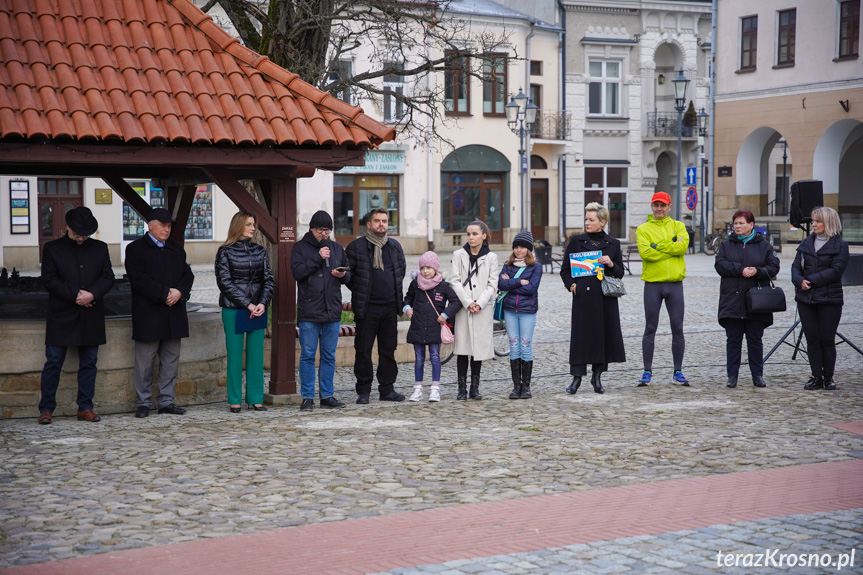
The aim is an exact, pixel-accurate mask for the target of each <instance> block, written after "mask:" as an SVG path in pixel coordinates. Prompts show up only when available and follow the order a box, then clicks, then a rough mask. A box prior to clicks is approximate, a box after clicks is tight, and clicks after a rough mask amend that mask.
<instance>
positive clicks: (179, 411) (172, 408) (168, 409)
mask: <svg viewBox="0 0 863 575" xmlns="http://www.w3.org/2000/svg"><path fill="white" fill-rule="evenodd" d="M159 413H160V414H162V413H170V414H171V415H183V414H184V413H186V410H185V409H183V408H182V407H177V406H176V405H174V404H173V403H172V404H171V405H166V406H165V407H160V408H159Z"/></svg>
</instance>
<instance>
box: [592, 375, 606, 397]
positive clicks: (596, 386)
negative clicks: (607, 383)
mask: <svg viewBox="0 0 863 575" xmlns="http://www.w3.org/2000/svg"><path fill="white" fill-rule="evenodd" d="M601 375H602V372H601V371H594V372H593V375H591V376H590V385H592V386H593V391H595V392H596V393H605V390H604V389H602V382H601V381H600V380H599V377H600V376H601Z"/></svg>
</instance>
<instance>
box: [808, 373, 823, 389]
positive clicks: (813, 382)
mask: <svg viewBox="0 0 863 575" xmlns="http://www.w3.org/2000/svg"><path fill="white" fill-rule="evenodd" d="M803 389H805V390H806V391H814V390H816V389H824V378H823V377H821V376H820V375H813V376H812V377H810V378H809V382H808V383H807V384H806V385H804V386H803Z"/></svg>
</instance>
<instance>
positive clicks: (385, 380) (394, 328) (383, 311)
mask: <svg viewBox="0 0 863 575" xmlns="http://www.w3.org/2000/svg"><path fill="white" fill-rule="evenodd" d="M397 322H398V315H397V314H396V308H395V305H370V306H368V307H367V308H366V315H365V316H364V317H361V318H360V317H358V318H356V323H357V335H356V337H354V351H355V352H356V355H355V357H354V377H356V378H357V386H356V389H357V395H369V394H371V391H372V380H373V379H374V377H375V372H374V366H373V365H372V347H373V346H374V344H375V339H377V340H378V373H377V377H378V391H379V392H380V394H381V395H387V394H388V393H391V392H392V391H393V384H394V383H395V382H396V377H397V376H398V374H399V367H398V364H396V346H397V345H398V335H399V332H398V323H397Z"/></svg>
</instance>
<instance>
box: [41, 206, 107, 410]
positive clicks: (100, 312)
mask: <svg viewBox="0 0 863 575" xmlns="http://www.w3.org/2000/svg"><path fill="white" fill-rule="evenodd" d="M98 228H99V222H97V221H96V218H94V217H93V213H92V212H91V211H90V209H89V208H85V207H84V206H79V207H77V208H75V209H73V210H69V211H68V212H66V234H65V235H64V236H63V237H62V238H59V239H56V240H54V241H51V242H48V243H47V244H45V249H44V251H43V252H42V284H43V285H44V286H45V289H47V290H48V317H47V320H46V322H45V366H44V367H43V368H42V399H41V400H40V401H39V423H41V424H43V425H45V424H49V423H51V421H52V420H53V419H52V417H53V416H52V414H53V413H54V409H55V408H56V407H57V400H56V394H57V387H58V386H59V384H60V370H61V369H62V368H63V362H64V361H65V360H66V350H67V349H68V348H69V347H70V346H71V347H77V348H78V398H77V403H78V420H79V421H92V422H95V421H99V420H100V419H101V418H100V417H99V416H98V415H96V413H95V412H94V411H93V396H94V395H95V392H96V359H97V356H98V353H99V346H100V345H102V344H104V343H105V341H106V338H105V306H104V302H103V298H104V297H105V294H107V293H108V292H109V291H110V290H111V288H112V287H113V285H114V272H113V271H112V270H111V258H110V257H109V256H108V246H107V244H105V242H100V241H99V240H94V239H92V238H90V236H91V235H92V234H93V233H95V231H96V230H97V229H98Z"/></svg>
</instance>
